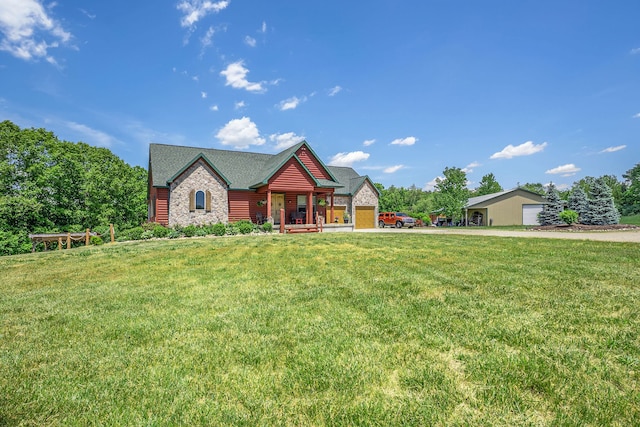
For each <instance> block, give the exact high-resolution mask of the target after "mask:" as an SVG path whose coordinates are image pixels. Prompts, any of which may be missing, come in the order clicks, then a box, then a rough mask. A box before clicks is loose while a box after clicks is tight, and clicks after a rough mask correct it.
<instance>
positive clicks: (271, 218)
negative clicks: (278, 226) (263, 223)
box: [267, 190, 273, 224]
mask: <svg viewBox="0 0 640 427" xmlns="http://www.w3.org/2000/svg"><path fill="white" fill-rule="evenodd" d="M267 221H269V222H270V223H271V224H273V217H272V216H271V190H267Z"/></svg>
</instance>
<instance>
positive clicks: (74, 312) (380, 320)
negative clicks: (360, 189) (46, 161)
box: [0, 233, 640, 426]
mask: <svg viewBox="0 0 640 427" xmlns="http://www.w3.org/2000/svg"><path fill="white" fill-rule="evenodd" d="M639 253H640V247H639V246H638V245H637V244H623V243H606V242H590V241H564V240H553V239H516V238H491V237H479V236H460V235H428V234H426V235H423V234H406V233H405V234H393V233H379V234H378V233H374V234H367V233H322V234H315V235H285V236H282V235H272V236H250V237H226V238H200V239H184V240H169V241H148V242H136V243H116V244H113V245H105V246H101V247H90V248H80V249H72V250H68V251H55V252H49V253H38V254H33V255H32V254H29V255H19V256H12V257H2V258H0V277H2V281H1V285H0V286H1V288H0V289H1V293H0V425H53V426H57V425H65V426H66V425H78V426H84V425H127V426H130V425H246V426H256V425H277V426H280V425H292V426H293V425H303V426H304V425H314V426H316V425H345V426H352V425H377V426H391V425H401V426H411V425H413V426H428V425H474V426H475V425H492V426H493V425H503V426H513V425H576V426H583V425H592V426H606V425H618V426H627V425H640V394H639V391H638V390H640V385H639V379H640V378H639V377H640V339H639V338H638V337H639V334H638V331H639V330H640V316H639V307H640V285H639V284H640V256H638V255H639Z"/></svg>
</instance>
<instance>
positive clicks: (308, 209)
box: [256, 189, 339, 225]
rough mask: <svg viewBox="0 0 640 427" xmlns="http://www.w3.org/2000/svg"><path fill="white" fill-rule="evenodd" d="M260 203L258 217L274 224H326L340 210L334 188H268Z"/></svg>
mask: <svg viewBox="0 0 640 427" xmlns="http://www.w3.org/2000/svg"><path fill="white" fill-rule="evenodd" d="M258 205H259V206H258V209H257V213H256V218H257V219H260V218H262V219H263V220H264V221H265V222H270V223H272V224H274V225H280V224H293V225H305V224H317V223H318V222H322V223H323V224H325V223H327V220H326V219H327V218H333V217H334V216H335V215H336V213H337V212H338V211H339V209H337V208H336V207H335V205H334V197H333V189H321V190H319V191H304V192H303V191H295V190H286V191H282V190H281V191H277V190H266V191H265V192H264V198H263V199H261V200H260V203H259V204H258Z"/></svg>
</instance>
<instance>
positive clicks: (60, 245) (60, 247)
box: [58, 237, 62, 251]
mask: <svg viewBox="0 0 640 427" xmlns="http://www.w3.org/2000/svg"><path fill="white" fill-rule="evenodd" d="M58 250H59V251H61V250H62V237H58Z"/></svg>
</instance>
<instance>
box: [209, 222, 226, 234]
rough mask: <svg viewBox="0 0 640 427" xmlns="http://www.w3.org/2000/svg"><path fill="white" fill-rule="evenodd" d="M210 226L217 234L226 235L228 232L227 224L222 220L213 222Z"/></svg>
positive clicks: (213, 232)
mask: <svg viewBox="0 0 640 427" xmlns="http://www.w3.org/2000/svg"><path fill="white" fill-rule="evenodd" d="M209 227H210V228H211V234H213V235H215V236H224V235H225V234H227V226H226V225H224V224H223V223H221V222H219V223H217V224H213V225H211V226H209Z"/></svg>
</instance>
